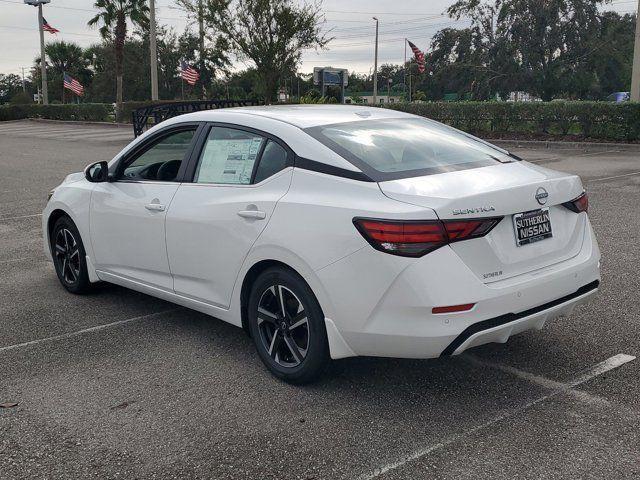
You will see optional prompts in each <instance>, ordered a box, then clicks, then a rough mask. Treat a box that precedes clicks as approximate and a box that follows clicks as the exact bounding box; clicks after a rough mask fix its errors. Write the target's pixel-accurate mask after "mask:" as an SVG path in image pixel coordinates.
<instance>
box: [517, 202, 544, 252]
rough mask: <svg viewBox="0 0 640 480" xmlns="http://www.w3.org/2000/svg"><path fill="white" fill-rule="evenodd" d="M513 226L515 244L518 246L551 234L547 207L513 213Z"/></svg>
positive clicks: (542, 238) (537, 240)
mask: <svg viewBox="0 0 640 480" xmlns="http://www.w3.org/2000/svg"><path fill="white" fill-rule="evenodd" d="M513 226H514V228H515V231H516V245H518V246H519V247H521V246H523V245H527V244H529V243H534V242H539V241H540V240H544V239H545V238H549V237H552V236H553V233H552V232H551V219H550V218H549V209H548V208H542V209H539V210H532V211H530V212H524V213H517V214H515V215H514V216H513Z"/></svg>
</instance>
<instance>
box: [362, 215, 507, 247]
mask: <svg viewBox="0 0 640 480" xmlns="http://www.w3.org/2000/svg"><path fill="white" fill-rule="evenodd" d="M500 220H502V217H491V218H478V219H472V220H444V221H441V220H424V221H415V220H404V221H403V220H379V219H372V218H354V219H353V224H354V225H355V226H356V228H357V229H358V231H359V232H360V233H361V234H362V236H363V237H364V238H365V240H367V241H368V242H369V243H370V244H371V246H372V247H373V248H375V249H376V250H380V251H381V252H387V253H391V254H393V255H401V256H403V257H421V256H423V255H426V254H427V253H429V252H432V251H434V250H435V249H437V248H440V247H442V246H444V245H448V244H449V243H452V242H458V241H460V240H468V239H470V238H477V237H482V236H483V235H486V234H487V233H489V232H490V231H491V229H492V228H493V227H495V226H496V225H497V224H498V222H499V221H500Z"/></svg>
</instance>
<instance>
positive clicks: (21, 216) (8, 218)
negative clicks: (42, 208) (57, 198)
mask: <svg viewBox="0 0 640 480" xmlns="http://www.w3.org/2000/svg"><path fill="white" fill-rule="evenodd" d="M41 216H42V214H41V213H34V214H33V215H19V216H17V217H0V222H2V221H3V220H20V219H21V218H33V217H41Z"/></svg>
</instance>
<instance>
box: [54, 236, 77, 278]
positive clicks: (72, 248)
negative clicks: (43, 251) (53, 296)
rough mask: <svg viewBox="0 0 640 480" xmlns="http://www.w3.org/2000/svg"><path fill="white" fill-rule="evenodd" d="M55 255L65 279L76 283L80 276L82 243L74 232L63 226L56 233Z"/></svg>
mask: <svg viewBox="0 0 640 480" xmlns="http://www.w3.org/2000/svg"><path fill="white" fill-rule="evenodd" d="M54 249H55V257H56V261H57V263H58V266H59V268H60V273H61V275H62V278H63V279H64V281H65V282H66V283H68V284H74V283H76V282H77V281H78V278H79V276H80V245H79V244H78V242H77V241H76V239H75V237H74V236H73V233H71V231H70V230H68V229H66V228H61V229H60V230H58V233H57V234H56V238H55V242H54Z"/></svg>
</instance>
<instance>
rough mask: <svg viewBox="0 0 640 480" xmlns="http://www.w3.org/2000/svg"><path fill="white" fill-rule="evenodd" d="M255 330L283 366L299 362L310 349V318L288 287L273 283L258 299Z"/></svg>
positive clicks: (275, 359) (268, 350)
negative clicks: (256, 326)
mask: <svg viewBox="0 0 640 480" xmlns="http://www.w3.org/2000/svg"><path fill="white" fill-rule="evenodd" d="M258 331H259V332H260V340H261V342H262V345H263V346H264V348H265V349H266V351H267V353H268V354H269V356H270V357H271V358H272V359H273V360H274V361H275V362H276V363H277V364H278V365H281V366H283V367H288V368H293V367H297V366H298V365H300V364H301V363H302V362H303V361H304V359H305V357H306V356H307V351H308V349H309V335H310V330H309V320H308V318H307V312H306V311H305V309H304V305H303V304H302V302H301V301H300V299H299V298H298V297H297V296H296V294H295V293H293V292H292V291H291V290H290V289H289V288H287V287H285V286H284V285H272V286H271V287H269V288H267V289H266V290H265V291H264V292H263V293H262V295H261V297H260V301H259V302H258Z"/></svg>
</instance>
